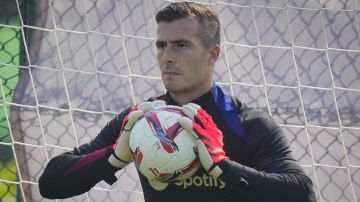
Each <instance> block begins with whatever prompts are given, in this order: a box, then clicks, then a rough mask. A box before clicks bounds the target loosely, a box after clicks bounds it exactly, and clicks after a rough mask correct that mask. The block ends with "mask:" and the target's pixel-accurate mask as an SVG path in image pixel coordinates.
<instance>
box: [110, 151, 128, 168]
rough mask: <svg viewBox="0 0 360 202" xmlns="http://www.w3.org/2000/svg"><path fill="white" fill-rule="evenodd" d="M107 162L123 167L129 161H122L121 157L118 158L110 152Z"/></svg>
mask: <svg viewBox="0 0 360 202" xmlns="http://www.w3.org/2000/svg"><path fill="white" fill-rule="evenodd" d="M109 163H110V164H111V165H113V166H115V167H117V168H123V167H125V166H126V165H127V164H129V162H126V161H123V160H122V159H120V158H119V157H118V156H116V154H112V155H111V156H110V157H109Z"/></svg>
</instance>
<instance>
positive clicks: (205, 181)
mask: <svg viewBox="0 0 360 202" xmlns="http://www.w3.org/2000/svg"><path fill="white" fill-rule="evenodd" d="M175 184H176V185H178V186H182V187H184V188H185V189H187V188H190V187H191V186H196V187H217V188H219V189H223V188H225V185H226V183H225V182H224V181H222V180H221V179H217V180H215V179H214V178H213V177H212V176H209V175H206V174H205V173H203V175H202V176H199V175H195V176H192V177H190V178H187V179H186V180H184V181H181V182H178V183H175Z"/></svg>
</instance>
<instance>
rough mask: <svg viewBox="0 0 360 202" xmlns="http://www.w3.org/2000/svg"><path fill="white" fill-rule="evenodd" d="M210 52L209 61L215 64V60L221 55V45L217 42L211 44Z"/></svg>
mask: <svg viewBox="0 0 360 202" xmlns="http://www.w3.org/2000/svg"><path fill="white" fill-rule="evenodd" d="M208 53H209V60H208V61H209V63H211V64H215V62H216V61H217V59H218V58H219V55H220V45H217V44H215V45H212V46H210V48H209V50H208Z"/></svg>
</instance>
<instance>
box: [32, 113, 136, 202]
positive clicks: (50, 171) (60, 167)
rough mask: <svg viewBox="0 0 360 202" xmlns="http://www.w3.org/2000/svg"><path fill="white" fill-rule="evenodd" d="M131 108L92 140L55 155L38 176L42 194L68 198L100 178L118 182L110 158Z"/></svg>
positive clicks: (87, 187) (49, 196)
mask: <svg viewBox="0 0 360 202" xmlns="http://www.w3.org/2000/svg"><path fill="white" fill-rule="evenodd" d="M129 112H130V108H128V109H126V110H125V111H123V112H122V113H120V114H119V115H118V116H116V117H115V118H114V119H113V120H111V121H110V122H109V123H108V124H107V125H106V126H105V127H104V128H103V129H102V130H101V132H100V133H99V134H98V136H97V137H96V138H95V139H94V140H92V141H91V142H90V143H87V144H83V145H81V146H80V147H78V148H75V149H74V150H73V151H71V152H66V153H63V154H61V155H59V156H56V157H54V158H52V159H51V160H50V161H49V163H48V164H47V166H46V168H45V170H44V172H43V173H42V175H41V177H40V179H39V189H40V193H41V195H42V196H44V197H46V198H51V199H53V198H68V197H72V196H76V195H79V194H82V193H85V192H87V191H89V190H90V189H91V188H92V187H94V186H95V185H96V184H97V183H98V182H100V181H101V180H106V181H107V182H108V183H110V184H111V183H113V182H115V181H116V178H115V176H114V174H115V172H116V171H117V170H119V169H118V168H115V167H114V166H112V165H110V163H109V162H108V158H109V156H110V155H111V154H112V153H113V148H112V145H113V144H114V143H115V141H116V139H117V138H118V137H119V134H120V130H121V123H122V121H123V119H124V117H125V115H127V114H128V113H129Z"/></svg>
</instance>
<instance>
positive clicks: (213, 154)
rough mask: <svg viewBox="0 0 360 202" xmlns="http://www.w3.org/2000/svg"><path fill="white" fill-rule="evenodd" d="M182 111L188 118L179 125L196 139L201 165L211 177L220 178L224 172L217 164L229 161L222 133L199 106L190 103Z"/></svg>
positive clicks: (183, 118) (182, 119)
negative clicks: (224, 148)
mask: <svg viewBox="0 0 360 202" xmlns="http://www.w3.org/2000/svg"><path fill="white" fill-rule="evenodd" d="M182 110H183V112H184V113H185V114H186V116H187V117H182V118H180V120H179V123H180V124H181V125H182V126H183V127H184V128H185V129H186V130H187V131H189V132H190V133H191V134H192V135H193V136H194V137H195V138H196V148H197V152H198V156H199V159H200V162H201V165H202V166H203V167H204V168H205V170H207V171H208V172H209V174H210V175H211V176H213V177H214V178H218V177H219V176H220V175H221V173H222V170H221V168H220V167H219V166H218V165H217V163H219V162H220V161H222V160H225V159H229V158H228V157H227V156H226V155H225V152H224V150H223V147H224V144H223V135H222V132H221V131H220V130H219V129H218V128H217V126H216V124H215V123H214V121H213V120H212V117H211V116H210V115H209V114H208V113H207V112H206V111H205V110H203V109H202V108H201V107H200V106H199V105H197V104H194V103H189V104H186V105H184V106H183V107H182ZM188 117H189V118H190V119H189V118H188Z"/></svg>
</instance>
